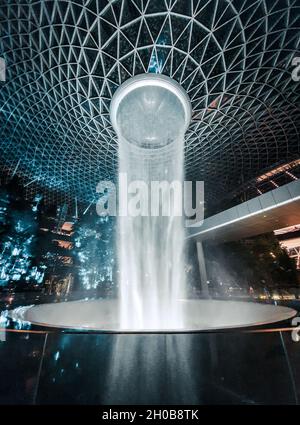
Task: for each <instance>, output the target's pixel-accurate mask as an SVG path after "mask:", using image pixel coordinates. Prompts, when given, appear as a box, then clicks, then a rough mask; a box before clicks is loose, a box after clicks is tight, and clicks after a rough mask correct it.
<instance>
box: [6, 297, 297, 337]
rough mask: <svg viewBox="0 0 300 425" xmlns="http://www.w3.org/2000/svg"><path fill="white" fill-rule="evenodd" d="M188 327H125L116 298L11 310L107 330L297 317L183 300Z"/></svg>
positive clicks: (50, 323)
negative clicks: (122, 324)
mask: <svg viewBox="0 0 300 425" xmlns="http://www.w3.org/2000/svg"><path fill="white" fill-rule="evenodd" d="M179 303H181V306H180V307H181V308H182V309H183V315H184V321H185V324H184V327H182V328H176V327H174V328H171V329H169V328H160V329H139V328H134V329H122V328H121V327H120V325H119V318H118V317H119V314H118V313H119V306H118V302H117V301H116V300H83V301H70V302H61V303H53V304H41V305H33V306H29V307H19V308H16V309H14V310H12V311H10V312H9V317H10V318H12V319H14V320H21V321H26V322H30V323H32V324H33V325H37V326H43V327H47V328H48V327H50V328H52V327H53V328H62V329H74V330H75V329H77V330H92V331H103V332H116V333H120V332H125V333H126V332H140V333H147V332H197V331H199V332H201V331H209V330H222V329H224V330H225V329H234V328H244V327H254V326H261V325H267V324H271V323H276V322H281V321H285V320H288V319H291V318H292V317H294V316H295V315H296V314H297V312H296V311H295V310H293V309H291V308H287V307H281V306H274V305H269V304H258V303H253V302H242V301H220V300H182V301H179Z"/></svg>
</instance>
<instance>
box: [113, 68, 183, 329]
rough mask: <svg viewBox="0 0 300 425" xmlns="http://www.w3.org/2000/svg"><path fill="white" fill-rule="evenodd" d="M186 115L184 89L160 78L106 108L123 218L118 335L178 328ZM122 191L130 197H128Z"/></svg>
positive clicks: (142, 80) (140, 81)
mask: <svg viewBox="0 0 300 425" xmlns="http://www.w3.org/2000/svg"><path fill="white" fill-rule="evenodd" d="M190 113H191V112H190V103H189V100H188V97H187V95H186V93H185V92H184V91H183V89H182V88H181V87H180V86H179V85H178V84H177V83H176V82H175V81H173V80H171V79H170V78H168V77H164V76H160V75H153V74H143V75H140V76H137V77H134V78H132V79H130V80H128V81H127V82H126V83H124V84H123V85H122V86H121V87H120V88H119V89H118V91H117V92H116V94H115V95H114V98H113V100H112V105H111V119H112V124H113V126H114V128H115V130H116V132H117V134H118V140H119V173H120V174H119V176H120V179H122V182H120V183H121V185H120V191H119V205H120V206H121V209H122V212H123V214H124V216H122V217H119V223H118V225H119V226H118V227H119V229H118V230H119V240H118V249H119V266H120V310H121V311H120V317H121V327H122V328H123V329H172V328H177V329H178V328H180V327H183V318H182V314H181V308H180V303H179V302H178V300H179V299H180V297H183V296H184V293H185V276H184V252H183V245H184V237H185V234H184V222H183V216H182V208H180V205H181V200H182V197H181V196H180V195H181V194H180V189H182V182H183V179H184V170H183V148H184V134H185V131H186V128H187V125H188V124H189V121H190ZM166 185H167V188H168V189H167V190H165V191H164V190H163V188H166ZM168 185H169V186H168ZM128 187H129V192H130V191H131V192H132V193H127V188H128ZM170 188H171V189H170ZM174 188H175V192H174ZM160 189H162V190H160ZM169 189H170V190H169ZM158 194H159V195H160V197H159V198H158V199H159V202H158V204H155V202H154V200H155V199H154V198H155V195H158ZM170 195H171V196H170ZM176 195H177V197H178V199H174V198H176ZM156 200H157V197H156ZM145 205H148V208H145ZM176 205H178V206H179V208H178V209H177V210H176ZM132 206H133V207H135V208H132ZM127 207H129V208H127ZM168 207H169V208H170V209H168Z"/></svg>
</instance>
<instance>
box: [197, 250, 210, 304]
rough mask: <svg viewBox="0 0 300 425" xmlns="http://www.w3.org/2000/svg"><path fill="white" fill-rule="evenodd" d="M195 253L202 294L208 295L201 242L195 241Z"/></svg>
mask: <svg viewBox="0 0 300 425" xmlns="http://www.w3.org/2000/svg"><path fill="white" fill-rule="evenodd" d="M197 255H198V263H199V270H200V279H201V289H202V294H203V295H204V296H205V297H208V296H209V291H208V284H207V273H206V263H205V257H204V251H203V245H202V242H197Z"/></svg>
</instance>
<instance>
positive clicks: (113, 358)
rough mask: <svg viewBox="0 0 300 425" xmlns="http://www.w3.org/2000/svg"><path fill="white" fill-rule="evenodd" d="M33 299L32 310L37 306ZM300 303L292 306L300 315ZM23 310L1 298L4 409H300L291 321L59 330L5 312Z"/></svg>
mask: <svg viewBox="0 0 300 425" xmlns="http://www.w3.org/2000/svg"><path fill="white" fill-rule="evenodd" d="M34 297H35V295H34ZM34 297H33V298H34ZM26 300H27V303H26V304H30V303H31V301H32V300H31V298H30V299H29V298H28V297H27V298H26ZM0 301H1V300H0ZM41 302H42V300H41ZM298 304H299V301H297V302H293V303H292V304H289V305H288V306H290V307H292V308H296V309H298V311H299V305H298ZM18 305H25V303H24V299H23V298H22V297H21V298H19V297H15V298H14V299H13V301H12V303H11V302H10V301H9V298H8V301H7V300H5V302H4V301H3V299H2V304H0V309H1V310H2V315H1V316H0V404H2V405H3V404H147V405H151V404H298V400H300V342H298V343H297V342H294V341H293V339H292V334H291V330H287V329H289V328H291V323H283V324H280V325H277V326H274V329H273V330H272V329H270V327H269V328H265V329H257V330H256V331H255V333H247V332H245V331H243V330H240V331H232V332H226V333H224V332H223V333H222V332H217V333H199V334H177V335H172V334H168V335H164V334H159V335H150V334H148V335H147V334H146V335H142V334H140V335H124V334H123V335H116V334H96V333H92V334H85V333H70V332H69V333H68V332H60V331H56V332H52V331H51V330H49V329H48V330H45V329H39V328H33V327H31V326H30V325H29V324H24V323H18V322H13V323H12V322H11V321H9V320H8V319H7V317H5V313H3V311H4V310H5V309H7V308H12V306H13V307H16V306H18ZM281 328H287V329H285V331H280V329H281ZM262 331H263V332H262Z"/></svg>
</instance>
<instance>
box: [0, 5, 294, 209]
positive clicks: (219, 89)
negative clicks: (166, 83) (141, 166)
mask: <svg viewBox="0 0 300 425" xmlns="http://www.w3.org/2000/svg"><path fill="white" fill-rule="evenodd" d="M0 15H1V16H0V20H1V25H2V29H1V31H2V35H1V39H0V56H1V57H2V58H4V59H5V62H6V66H7V71H6V82H0V108H1V115H0V117H1V127H0V158H1V167H2V169H4V170H5V171H6V172H8V173H9V174H16V175H19V176H20V177H21V178H22V179H23V180H24V185H26V190H27V195H28V196H31V195H33V194H34V193H36V192H37V191H41V190H42V191H45V195H46V198H47V200H48V201H52V200H58V201H64V200H66V201H68V200H72V199H74V197H75V196H76V197H77V198H78V199H79V200H82V201H89V202H91V201H92V200H93V199H95V197H96V189H95V188H96V185H97V183H98V182H99V180H101V179H108V178H114V176H115V173H116V170H117V140H116V135H115V133H114V131H113V129H112V126H111V123H110V120H109V105H110V100H111V97H112V95H113V94H114V92H115V91H116V89H117V88H118V86H119V85H120V84H122V82H124V81H125V80H127V79H128V78H130V77H131V76H133V75H137V74H141V73H145V72H155V73H162V74H165V75H168V76H170V77H172V78H174V79H175V80H176V81H178V82H179V83H180V84H181V85H182V86H183V88H184V89H185V90H186V91H187V93H188V95H189V96H190V99H191V102H192V108H193V116H192V122H191V125H190V127H189V130H188V132H187V135H186V144H185V161H186V172H187V177H188V178H189V179H197V180H204V181H205V184H206V187H205V188H206V197H207V200H208V201H211V202H213V201H214V199H219V200H220V199H221V197H222V194H224V193H227V192H229V191H231V190H232V189H233V188H234V187H236V185H237V183H238V182H245V181H247V180H248V179H251V178H253V177H255V176H256V175H258V174H260V171H261V170H264V169H266V168H268V167H272V166H273V165H274V164H275V163H276V164H278V163H280V162H287V161H289V160H292V159H294V158H297V157H299V152H300V147H299V144H300V142H299V129H300V104H299V99H300V82H299V83H297V82H295V81H293V80H292V75H291V74H292V70H293V67H292V59H293V58H294V57H295V56H297V51H299V40H300V0H272V1H270V0H232V1H227V0H116V1H107V0H88V1H83V0H80V1H79V0H78V1H76V0H74V1H64V0H59V1H57V0H49V1H48V0H46V1H32V0H30V1H29V0H22V1H8V0H2V2H1V8H0ZM298 56H300V53H299V54H298Z"/></svg>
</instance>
